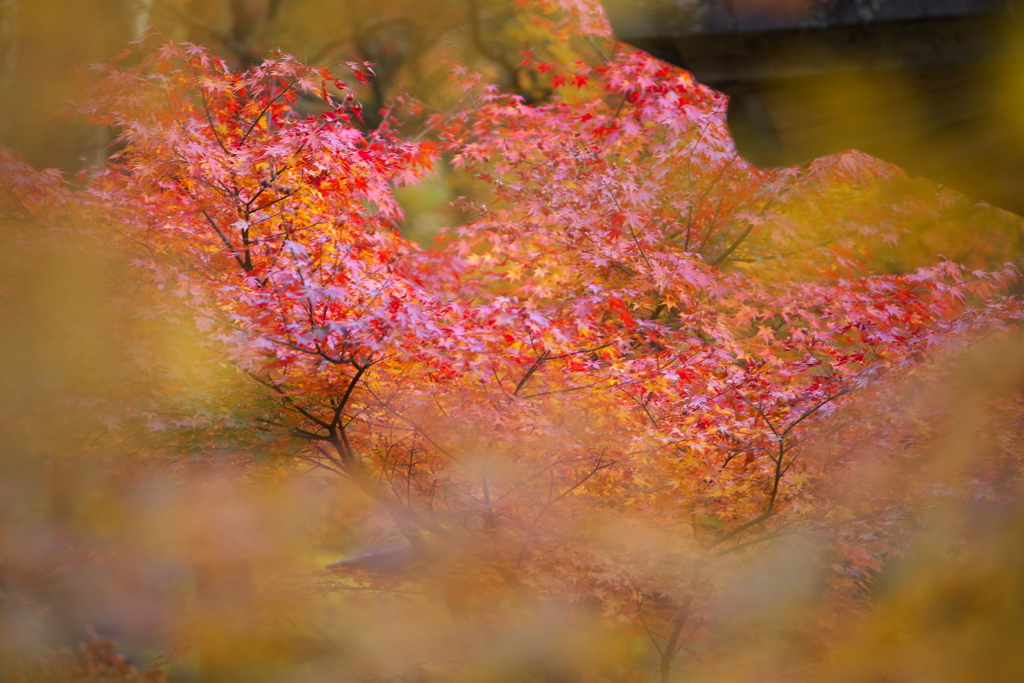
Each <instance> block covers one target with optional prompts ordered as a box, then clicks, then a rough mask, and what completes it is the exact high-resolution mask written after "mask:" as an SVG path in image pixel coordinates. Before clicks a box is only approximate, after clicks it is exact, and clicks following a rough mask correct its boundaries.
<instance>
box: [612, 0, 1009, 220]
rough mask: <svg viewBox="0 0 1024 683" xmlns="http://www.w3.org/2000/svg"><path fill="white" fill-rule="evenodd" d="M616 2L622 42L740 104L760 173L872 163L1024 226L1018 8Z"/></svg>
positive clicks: (907, 0)
mask: <svg viewBox="0 0 1024 683" xmlns="http://www.w3.org/2000/svg"><path fill="white" fill-rule="evenodd" d="M607 2H608V6H609V16H610V18H611V21H612V27H613V29H614V30H615V32H616V36H617V37H618V38H619V39H620V40H622V41H624V42H627V43H630V44H633V45H635V46H637V47H639V48H641V49H644V50H647V51H649V52H651V53H652V54H654V55H656V56H658V57H660V58H662V59H665V60H666V61H668V62H671V63H673V64H676V65H678V66H682V67H684V68H686V69H689V70H690V71H691V72H692V73H693V74H694V76H695V77H696V78H697V79H698V80H699V81H701V82H702V83H704V84H706V85H709V86H711V87H713V88H716V89H718V90H721V91H723V92H725V93H726V94H728V95H730V98H731V99H730V104H729V125H730V127H731V129H732V132H733V136H734V138H735V139H736V143H737V147H738V149H739V151H740V153H741V154H743V156H744V157H746V158H747V159H748V160H749V161H751V162H753V163H755V164H757V165H761V166H787V165H791V164H795V163H800V162H803V161H808V160H810V159H813V158H815V157H818V156H822V155H824V154H829V153H832V152H837V151H841V150H844V149H851V148H853V149H860V150H862V151H864V152H868V153H870V154H874V155H876V156H879V157H881V158H883V159H886V160H889V161H892V162H893V163H896V164H899V165H900V166H903V167H904V168H905V169H906V170H907V171H908V172H909V173H911V174H913V175H922V176H926V177H930V178H932V179H934V180H936V181H938V182H941V183H944V184H947V185H949V186H951V187H954V188H957V189H959V190H961V191H963V192H965V193H967V194H968V195H970V196H972V197H973V198H975V199H978V200H984V201H988V202H991V203H993V204H996V205H998V206H1002V207H1003V208H1006V209H1009V210H1011V211H1015V212H1017V213H1020V214H1024V192H1022V191H1021V188H1024V115H1022V114H1021V113H1019V112H1024V59H1021V55H1024V41H1021V40H1020V39H1019V37H1018V36H1019V35H1020V34H1024V25H1022V24H1024V22H1021V21H1018V20H1017V19H1016V17H1015V14H1016V12H1015V10H1016V8H1017V5H1018V3H1017V2H1016V1H1015V0H634V1H632V2H630V1H628V0H618V1H616V0H607ZM1020 4H1021V5H1022V7H1021V11H1024V3H1020ZM1018 65H1020V66H1018Z"/></svg>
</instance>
